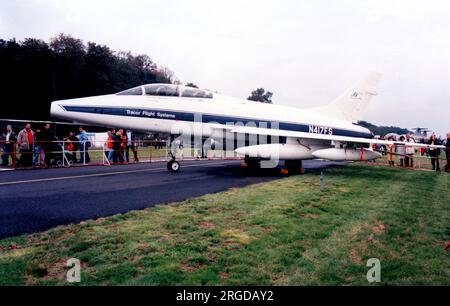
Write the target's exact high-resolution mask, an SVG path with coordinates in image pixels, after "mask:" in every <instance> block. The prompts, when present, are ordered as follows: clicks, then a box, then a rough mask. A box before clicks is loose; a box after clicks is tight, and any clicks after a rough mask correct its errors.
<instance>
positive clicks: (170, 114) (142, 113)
mask: <svg viewBox="0 0 450 306" xmlns="http://www.w3.org/2000/svg"><path fill="white" fill-rule="evenodd" d="M62 107H63V108H64V109H65V110H66V111H68V112H78V113H92V114H103V115H114V116H129V117H143V118H151V119H170V120H180V121H188V122H193V121H194V119H196V118H195V117H196V114H194V113H190V112H176V111H168V110H154V109H138V108H122V107H120V108H119V107H103V106H102V107H100V106H99V107H92V106H62ZM197 115H199V117H200V115H201V119H202V122H203V123H213V122H214V123H219V124H224V125H226V124H227V123H228V124H236V123H237V122H242V123H243V124H244V125H247V124H248V123H252V124H256V127H264V128H277V129H280V130H287V131H296V132H305V133H309V132H310V126H311V125H309V124H298V123H289V122H281V121H279V122H276V125H275V126H272V124H271V122H270V121H267V120H260V119H252V118H243V117H231V116H218V115H209V114H201V113H198V114H197ZM277 125H278V126H277ZM313 126H317V125H313ZM332 129H333V132H332V135H338V136H348V137H361V138H371V137H372V135H371V134H368V133H362V132H357V131H351V130H345V129H339V128H332ZM317 134H321V133H317Z"/></svg>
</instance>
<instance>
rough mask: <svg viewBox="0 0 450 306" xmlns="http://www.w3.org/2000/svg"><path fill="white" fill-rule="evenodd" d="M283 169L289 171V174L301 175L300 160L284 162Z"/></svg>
mask: <svg viewBox="0 0 450 306" xmlns="http://www.w3.org/2000/svg"><path fill="white" fill-rule="evenodd" d="M284 168H285V169H286V170H288V171H289V173H290V174H294V173H301V171H302V170H301V169H302V161H301V160H285V161H284Z"/></svg>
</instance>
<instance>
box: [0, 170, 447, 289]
mask: <svg viewBox="0 0 450 306" xmlns="http://www.w3.org/2000/svg"><path fill="white" fill-rule="evenodd" d="M449 187H450V180H449V176H448V175H447V174H444V173H440V174H437V173H434V172H422V171H410V170H398V169H390V168H386V167H378V166H366V165H358V164H355V165H352V166H347V167H339V168H333V169H328V170H326V171H325V190H324V192H320V191H319V174H317V173H312V174H306V175H299V176H291V177H287V178H284V179H280V180H276V181H272V182H269V183H262V184H257V185H252V186H249V187H246V188H243V189H231V190H229V191H226V192H222V193H218V194H212V195H206V196H202V197H199V198H194V199H191V200H187V201H184V202H181V203H177V204H173V205H163V206H157V207H155V208H149V209H146V210H143V211H135V212H130V213H127V214H124V215H116V216H113V217H109V218H102V219H99V220H95V221H87V222H82V223H81V224H77V225H70V226H61V227H57V228H54V229H52V230H49V231H47V232H44V233H39V234H34V235H28V236H25V235H24V236H20V237H15V238H12V239H6V240H2V241H0V284H1V285H16V284H19V285H21V284H34V285H52V284H57V285H68V284H69V283H67V282H66V281H65V276H66V272H67V269H68V268H66V267H65V265H66V261H67V259H69V258H71V257H75V258H78V259H79V260H81V262H82V277H81V278H82V279H81V285H91V284H92V285H119V284H120V285H175V284H183V285H216V284H217V285H222V284H223V285H346V284H354V285H368V284H369V283H368V282H367V280H366V273H367V271H368V269H369V268H368V267H366V263H367V260H368V259H369V258H378V259H380V261H381V281H382V282H381V284H389V285H409V284H414V285H449V284H450V254H449V253H450V252H447V251H445V250H444V244H445V242H446V241H450V197H449ZM174 192H176V191H175V190H174ZM11 245H17V249H14V248H12V247H11Z"/></svg>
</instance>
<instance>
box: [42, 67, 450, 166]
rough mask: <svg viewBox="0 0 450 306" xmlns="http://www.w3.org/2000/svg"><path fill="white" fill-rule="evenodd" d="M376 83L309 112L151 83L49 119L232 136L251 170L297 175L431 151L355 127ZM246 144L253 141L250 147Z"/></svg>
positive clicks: (81, 102)
mask: <svg viewBox="0 0 450 306" xmlns="http://www.w3.org/2000/svg"><path fill="white" fill-rule="evenodd" d="M379 80H380V74H378V73H372V74H370V75H369V76H368V77H367V78H366V79H365V80H364V81H363V82H362V83H360V84H359V85H358V86H356V87H354V88H352V89H350V90H348V91H347V92H345V93H344V94H343V95H342V96H340V97H339V98H337V99H335V100H334V101H332V102H331V103H330V104H328V105H326V106H322V107H318V108H313V109H306V110H301V109H297V108H293V107H287V106H281V105H274V104H267V103H260V102H253V101H249V100H244V99H238V98H232V97H228V96H224V95H221V94H217V93H213V92H211V91H208V90H202V89H197V88H191V87H186V86H181V85H174V84H148V85H143V86H138V87H134V88H131V89H128V90H125V91H122V92H119V93H117V94H111V95H104V96H95V97H87V98H79V99H69V100H61V101H54V102H52V105H51V116H53V117H56V118H61V119H66V120H70V121H73V122H77V123H84V124H92V125H98V126H105V127H122V128H127V129H131V130H134V131H142V132H161V133H170V134H171V135H180V134H192V135H194V137H200V139H201V140H204V139H205V138H209V139H210V140H211V142H212V143H216V144H222V145H226V143H227V142H228V143H230V141H229V140H228V138H227V137H228V136H230V135H232V136H233V137H234V139H240V140H241V141H239V140H238V141H236V140H233V141H232V142H231V143H232V145H233V149H235V151H236V152H237V153H238V154H240V155H242V156H245V162H246V163H247V165H248V166H249V167H260V166H261V164H262V163H264V162H266V161H267V160H276V161H277V162H278V160H284V161H285V163H284V165H285V168H286V169H288V170H289V171H294V172H295V171H296V170H298V169H300V168H301V161H302V160H306V159H326V160H333V161H359V160H374V159H376V158H378V157H380V156H381V154H380V153H378V152H375V151H373V150H372V148H371V144H374V143H378V144H385V145H389V144H396V145H408V146H415V147H421V146H425V147H429V146H427V145H424V144H416V143H408V144H406V143H401V142H393V141H385V140H377V139H374V138H373V135H372V133H371V132H370V131H369V130H368V129H366V128H364V127H361V126H359V125H357V124H356V122H357V120H358V119H361V118H362V114H363V113H364V111H365V110H366V108H367V105H368V103H369V101H370V100H371V98H372V96H374V95H376V94H377V85H378V82H379ZM224 135H227V137H224ZM255 136H256V138H255ZM233 137H232V138H233ZM224 138H227V139H225V140H224ZM261 138H265V139H266V141H262V140H261ZM251 139H256V141H253V143H251V141H250V140H251ZM202 145H204V143H203V144H202ZM437 147H442V148H443V146H437ZM167 167H168V169H169V170H170V171H175V172H176V171H178V170H179V169H180V164H179V163H178V161H176V160H175V154H172V158H171V160H170V161H169V162H168V164H167Z"/></svg>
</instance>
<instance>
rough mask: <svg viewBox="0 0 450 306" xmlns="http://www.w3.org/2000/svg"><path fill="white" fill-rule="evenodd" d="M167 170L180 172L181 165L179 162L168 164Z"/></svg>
mask: <svg viewBox="0 0 450 306" xmlns="http://www.w3.org/2000/svg"><path fill="white" fill-rule="evenodd" d="M167 169H169V171H170V172H178V171H180V163H179V162H177V161H174V160H173V161H172V160H171V161H170V162H168V163H167Z"/></svg>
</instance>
